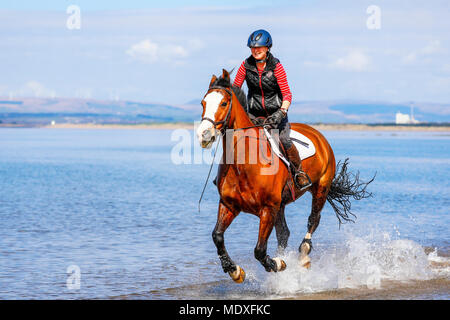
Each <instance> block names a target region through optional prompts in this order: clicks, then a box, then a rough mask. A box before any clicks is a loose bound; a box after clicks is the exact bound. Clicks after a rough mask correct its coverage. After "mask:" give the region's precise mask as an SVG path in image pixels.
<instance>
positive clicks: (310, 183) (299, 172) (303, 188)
mask: <svg viewBox="0 0 450 320" xmlns="http://www.w3.org/2000/svg"><path fill="white" fill-rule="evenodd" d="M299 174H304V175H305V177H306V178H307V179H308V184H307V185H304V186H301V185H299V184H298V181H297V177H298V176H299ZM294 183H295V185H296V186H297V188H299V189H300V191H303V190H305V189H307V188H309V187H311V186H312V181H311V178H310V177H309V176H308V174H307V173H306V172H305V171H302V170H299V171H297V172H296V173H295V175H294Z"/></svg>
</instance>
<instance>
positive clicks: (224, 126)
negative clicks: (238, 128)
mask: <svg viewBox="0 0 450 320" xmlns="http://www.w3.org/2000/svg"><path fill="white" fill-rule="evenodd" d="M213 89H220V90H224V91H225V92H226V93H228V94H229V95H230V106H229V107H228V111H227V115H226V116H225V119H223V120H221V121H214V120H212V119H211V118H208V117H203V118H202V121H203V120H206V121H209V122H211V123H212V125H213V126H214V129H216V130H217V126H218V125H220V124H221V125H222V128H220V130H219V131H220V133H221V134H222V135H223V133H224V132H225V130H226V129H227V128H228V125H229V120H230V115H231V108H232V107H233V94H232V92H231V90H230V89H228V88H226V87H221V86H212V87H209V89H208V92H206V94H205V97H206V96H207V95H208V93H209V92H210V91H211V90H213Z"/></svg>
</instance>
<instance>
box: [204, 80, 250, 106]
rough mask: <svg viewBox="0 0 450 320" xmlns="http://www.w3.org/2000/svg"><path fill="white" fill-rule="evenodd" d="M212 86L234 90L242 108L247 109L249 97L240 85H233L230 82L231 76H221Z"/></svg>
mask: <svg viewBox="0 0 450 320" xmlns="http://www.w3.org/2000/svg"><path fill="white" fill-rule="evenodd" d="M212 86H218V87H225V88H230V89H231V90H233V92H234V94H235V95H236V97H237V98H238V101H239V103H240V104H241V106H242V108H244V110H245V111H247V97H246V96H245V93H244V91H243V90H242V89H241V88H239V87H236V86H233V85H232V84H231V82H230V78H222V76H220V77H219V78H217V79H216V81H214V83H212Z"/></svg>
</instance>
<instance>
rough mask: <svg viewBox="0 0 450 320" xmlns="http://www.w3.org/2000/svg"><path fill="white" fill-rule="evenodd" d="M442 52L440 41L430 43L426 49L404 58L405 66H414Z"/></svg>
mask: <svg viewBox="0 0 450 320" xmlns="http://www.w3.org/2000/svg"><path fill="white" fill-rule="evenodd" d="M441 51H442V47H441V42H440V41H439V40H433V41H430V42H429V43H428V44H427V45H426V46H425V47H423V48H421V49H419V50H415V51H412V52H410V53H408V54H407V55H406V56H404V57H403V59H402V61H403V63H405V64H412V63H415V62H419V61H421V59H423V58H425V57H426V56H430V55H434V54H436V53H439V52H441Z"/></svg>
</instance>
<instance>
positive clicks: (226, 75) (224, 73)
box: [222, 69, 230, 80]
mask: <svg viewBox="0 0 450 320" xmlns="http://www.w3.org/2000/svg"><path fill="white" fill-rule="evenodd" d="M222 78H223V79H227V80H230V74H229V73H228V71H227V70H225V69H222Z"/></svg>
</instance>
